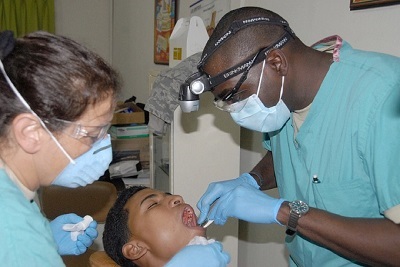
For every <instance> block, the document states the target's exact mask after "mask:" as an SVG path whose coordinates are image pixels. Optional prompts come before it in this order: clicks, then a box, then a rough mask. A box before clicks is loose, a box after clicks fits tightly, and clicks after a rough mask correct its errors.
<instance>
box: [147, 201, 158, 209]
mask: <svg viewBox="0 0 400 267" xmlns="http://www.w3.org/2000/svg"><path fill="white" fill-rule="evenodd" d="M157 204H158V202H153V203H151V204H150V205H149V207H148V208H147V209H148V210H149V209H151V208H153V207H154V206H156V205H157Z"/></svg>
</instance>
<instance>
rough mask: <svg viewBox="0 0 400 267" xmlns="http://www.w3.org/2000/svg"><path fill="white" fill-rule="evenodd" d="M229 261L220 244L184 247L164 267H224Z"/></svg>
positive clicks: (229, 258)
mask: <svg viewBox="0 0 400 267" xmlns="http://www.w3.org/2000/svg"><path fill="white" fill-rule="evenodd" d="M230 261H231V257H230V256H229V254H228V253H226V252H225V251H223V249H222V244H221V243H220V242H217V241H216V242H214V243H211V244H208V245H191V246H186V247H184V248H183V249H182V250H181V251H179V252H178V253H177V254H175V256H174V257H173V258H172V259H171V260H170V261H169V262H168V263H167V264H166V265H165V266H164V267H182V266H190V267H204V266H207V267H225V266H227V265H228V263H229V262H230Z"/></svg>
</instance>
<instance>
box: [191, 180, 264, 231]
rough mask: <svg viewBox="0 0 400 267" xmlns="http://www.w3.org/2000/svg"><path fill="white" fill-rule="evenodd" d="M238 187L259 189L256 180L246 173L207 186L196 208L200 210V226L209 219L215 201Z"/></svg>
mask: <svg viewBox="0 0 400 267" xmlns="http://www.w3.org/2000/svg"><path fill="white" fill-rule="evenodd" d="M239 185H242V186H247V187H249V188H252V189H259V188H260V187H259V186H258V184H257V182H256V180H254V178H253V177H252V176H251V175H250V174H248V173H243V174H242V175H240V176H239V177H238V178H236V179H232V180H227V181H221V182H214V183H211V184H210V185H209V186H208V188H207V191H206V192H205V193H204V195H203V196H202V197H201V198H200V200H199V201H198V202H197V208H198V209H199V210H200V215H199V219H198V220H197V222H198V223H199V224H202V223H203V222H204V221H205V220H206V219H207V218H208V219H211V218H209V217H208V212H209V211H210V207H211V205H212V204H213V203H214V202H215V200H217V199H218V198H220V197H222V196H223V195H225V194H226V193H228V192H229V191H232V190H233V189H235V188H236V187H238V186H239Z"/></svg>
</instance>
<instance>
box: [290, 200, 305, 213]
mask: <svg viewBox="0 0 400 267" xmlns="http://www.w3.org/2000/svg"><path fill="white" fill-rule="evenodd" d="M289 206H290V207H291V208H292V211H294V212H296V213H297V214H304V213H306V212H307V211H308V209H309V208H308V205H307V203H305V202H303V201H301V200H296V201H293V202H290V203H289Z"/></svg>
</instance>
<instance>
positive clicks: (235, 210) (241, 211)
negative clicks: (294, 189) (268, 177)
mask: <svg viewBox="0 0 400 267" xmlns="http://www.w3.org/2000/svg"><path fill="white" fill-rule="evenodd" d="M283 201H284V199H276V198H272V197H270V196H268V195H267V194H265V193H264V192H262V191H260V190H258V189H255V188H251V187H249V186H242V185H240V186H238V187H236V188H235V189H233V190H232V191H229V192H227V193H226V194H224V195H223V196H222V197H221V198H220V199H218V200H217V202H216V203H215V204H214V206H213V208H212V209H211V211H210V213H209V215H208V218H209V219H210V220H214V223H216V224H224V223H225V222H226V220H227V218H228V217H235V218H238V219H241V220H245V221H248V222H253V223H279V222H278V221H277V220H276V215H277V213H278V211H279V208H280V207H281V204H282V202H283Z"/></svg>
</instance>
